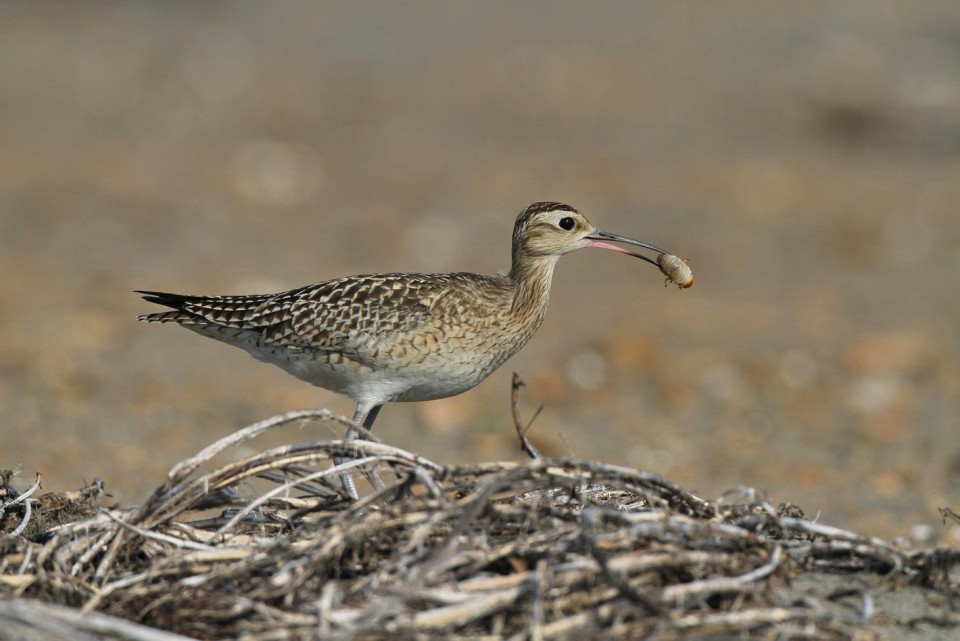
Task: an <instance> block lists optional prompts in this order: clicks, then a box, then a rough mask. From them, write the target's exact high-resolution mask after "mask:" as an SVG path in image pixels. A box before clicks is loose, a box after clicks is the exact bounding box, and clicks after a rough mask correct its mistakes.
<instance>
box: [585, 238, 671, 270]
mask: <svg viewBox="0 0 960 641" xmlns="http://www.w3.org/2000/svg"><path fill="white" fill-rule="evenodd" d="M587 240H589V241H590V243H589V244H588V245H587V247H596V248H597V249H609V250H610V251H615V252H620V253H621V254H626V255H627V256H634V257H635V258H640V259H643V260H645V261H647V262H648V263H650V264H652V265H656V266H657V268H658V269H659V268H660V265H659V264H658V263H657V261H655V260H653V259H652V258H650V257H648V256H644V255H643V254H637V253H634V252H632V251H628V250H626V249H624V248H623V247H617V246H616V245H611V244H609V243H604V242H601V241H604V240H610V241H613V242H615V243H626V244H628V245H636V246H637V247H644V248H646V249H649V250H652V251H655V252H657V253H658V254H669V253H670V252H668V251H667V250H666V249H660V248H659V247H657V246H656V245H651V244H650V243H644V242H642V241H639V240H634V239H632V238H627V237H626V236H618V235H617V234H611V233H610V232H608V231H600V230H599V229H598V230H597V231H595V232H593V233H592V234H590V235H589V236H587Z"/></svg>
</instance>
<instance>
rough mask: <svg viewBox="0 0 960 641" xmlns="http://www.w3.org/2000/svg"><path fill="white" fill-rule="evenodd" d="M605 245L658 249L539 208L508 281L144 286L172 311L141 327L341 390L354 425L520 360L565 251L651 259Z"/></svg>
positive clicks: (382, 277) (393, 277)
mask: <svg viewBox="0 0 960 641" xmlns="http://www.w3.org/2000/svg"><path fill="white" fill-rule="evenodd" d="M602 240H613V241H618V242H627V243H630V244H634V245H639V246H642V247H646V248H648V249H652V250H654V251H658V252H661V253H662V250H660V249H658V248H656V247H654V246H652V245H647V244H646V243H641V242H639V241H634V240H631V239H628V238H623V237H620V236H616V235H614V234H609V233H606V232H601V231H598V230H597V229H596V228H595V227H594V226H593V225H591V224H590V223H589V222H588V221H587V219H586V218H585V217H584V216H583V215H582V214H580V213H579V212H578V211H577V210H575V209H574V208H573V207H570V206H569V205H564V204H561V203H550V202H540V203H534V204H533V205H530V206H529V207H527V208H526V209H524V210H523V211H522V212H521V213H520V215H519V216H518V217H517V220H516V224H515V226H514V232H513V247H512V250H513V251H512V258H513V261H512V266H511V269H510V271H509V272H507V273H505V274H497V275H495V276H484V275H480V274H472V273H466V272H459V273H452V274H407V273H396V274H376V275H364V276H352V277H347V278H337V279H334V280H329V281H325V282H322V283H317V284H315V285H308V286H306V287H301V288H299V289H294V290H290V291H287V292H283V293H279V294H263V295H255V296H184V295H179V294H167V293H162V292H150V291H143V292H140V293H142V294H145V296H144V299H145V300H148V301H150V302H153V303H158V304H161V305H166V306H168V307H172V308H173V309H174V311H167V312H160V313H155V314H145V315H143V316H140V317H139V320H142V321H147V322H155V323H178V324H180V325H182V326H184V327H186V328H188V329H191V330H193V331H195V332H197V333H199V334H202V335H204V336H209V337H211V338H215V339H217V340H220V341H223V342H225V343H228V344H230V345H235V346H237V347H241V348H243V349H245V350H247V351H248V352H249V353H250V354H252V355H253V356H254V357H256V358H257V359H259V360H262V361H265V362H268V363H273V364H274V365H278V366H279V367H282V368H283V369H285V370H286V371H288V372H290V373H291V374H293V375H294V376H296V377H297V378H300V379H302V380H304V381H307V382H309V383H312V384H314V385H317V386H319V387H323V388H325V389H329V390H332V391H334V392H339V393H341V394H346V395H347V396H349V397H350V398H352V399H353V400H354V401H355V402H356V404H357V408H356V413H355V415H354V420H355V421H356V422H357V423H358V424H359V423H363V424H364V425H365V426H367V427H369V426H371V425H372V423H373V419H374V418H375V417H376V414H377V412H378V411H379V408H380V406H382V405H383V404H384V403H387V402H391V401H425V400H432V399H437V398H445V397H448V396H453V395H455V394H460V393H461V392H465V391H467V390H468V389H471V388H472V387H474V386H475V385H477V384H478V383H480V382H481V381H482V380H484V379H485V378H486V377H487V376H489V375H490V374H491V373H492V372H493V371H494V370H496V369H497V368H498V367H500V365H502V364H503V363H504V362H505V361H506V360H507V359H508V358H510V357H511V356H513V355H514V354H516V353H517V352H518V351H519V350H520V348H522V347H523V346H524V345H525V344H526V343H527V341H528V340H530V338H531V337H532V336H533V334H534V333H535V332H536V331H537V328H539V327H540V324H541V323H542V322H543V318H544V314H545V313H546V309H547V302H548V300H549V297H550V281H551V279H552V277H553V268H554V266H555V265H556V262H557V260H558V259H559V258H560V257H561V256H562V255H564V254H566V253H569V252H571V251H574V250H577V249H581V248H584V247H598V248H602V249H612V250H615V251H620V252H622V253H627V254H630V255H633V256H637V257H640V258H643V259H645V260H647V261H648V262H653V261H651V260H650V259H649V258H647V257H645V256H640V255H639V254H634V253H632V252H628V251H626V250H624V249H621V248H619V247H616V246H613V245H609V244H607V243H604V242H601V241H602ZM351 436H353V435H352V434H351V433H349V432H348V435H347V437H348V438H350V437H351Z"/></svg>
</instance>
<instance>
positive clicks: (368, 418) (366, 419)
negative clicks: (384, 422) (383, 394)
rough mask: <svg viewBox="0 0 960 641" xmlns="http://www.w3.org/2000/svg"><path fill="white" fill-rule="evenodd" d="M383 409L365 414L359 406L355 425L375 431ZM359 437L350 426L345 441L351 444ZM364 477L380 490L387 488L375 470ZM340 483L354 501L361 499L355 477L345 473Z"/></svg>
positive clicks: (338, 463) (342, 460) (339, 459)
mask: <svg viewBox="0 0 960 641" xmlns="http://www.w3.org/2000/svg"><path fill="white" fill-rule="evenodd" d="M381 407H383V405H376V406H374V407H373V408H372V409H371V410H370V411H369V412H366V413H364V411H363V408H362V407H360V406H359V405H358V406H357V409H356V411H355V412H354V413H353V422H354V424H356V425H362V426H363V427H364V428H366V429H368V430H369V429H373V422H374V421H375V420H377V415H378V414H380V408H381ZM359 435H360V433H359V431H358V430H357V428H355V427H353V426H350V427H349V428H347V433H346V434H344V435H343V440H344V441H345V442H347V443H349V442H350V441H353V440H355V439H356V438H357V437H358V436H359ZM346 460H347V459H342V458H334V459H333V463H334V465H340V464H341V463H344V462H346ZM364 475H365V476H366V477H367V480H369V481H370V483H371V484H372V485H373V486H374V487H376V488H377V489H378V490H379V489H382V488H384V487H386V485H384V482H383V480H382V479H381V478H380V476H379V475H378V474H377V473H376V471H375V470H371V471H370V472H367V471H364ZM340 483H341V484H342V485H343V489H345V490H346V491H347V494H349V495H350V497H351V498H353V500H354V501H356V500H357V499H359V498H360V495H359V494H358V493H357V485H356V483H354V481H353V477H352V476H351V475H350V473H349V472H343V473H342V474H341V475H340Z"/></svg>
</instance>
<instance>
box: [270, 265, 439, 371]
mask: <svg viewBox="0 0 960 641" xmlns="http://www.w3.org/2000/svg"><path fill="white" fill-rule="evenodd" d="M449 280H450V277H448V276H438V275H429V276H425V275H419V274H384V275H378V276H364V277H355V278H344V279H339V280H333V281H328V282H326V283H320V284H319V285H316V286H314V287H312V288H307V289H306V290H303V291H302V292H300V293H299V294H298V295H297V296H296V297H295V300H292V301H286V302H285V303H282V304H281V306H282V307H283V308H284V309H285V310H286V313H287V314H288V315H289V317H288V319H287V320H285V321H284V322H282V323H280V324H279V325H277V326H276V329H277V330H278V331H279V335H278V338H279V339H280V340H282V341H283V342H286V343H288V344H290V345H291V346H293V347H295V348H303V349H316V350H320V351H333V352H338V353H340V354H342V355H343V356H344V357H345V358H348V359H350V360H353V361H356V362H358V363H360V364H362V365H366V366H367V367H372V368H379V367H384V366H387V365H389V364H391V363H394V364H395V363H396V362H397V361H398V360H399V359H405V360H416V358H417V352H418V351H420V352H423V351H424V350H427V349H428V348H429V343H430V342H431V341H434V340H439V333H440V332H441V331H442V327H441V326H440V324H439V323H437V322H435V320H436V318H435V316H434V310H435V309H436V307H437V305H438V303H439V302H440V301H441V300H442V299H444V298H445V297H446V296H448V295H449V294H450V292H451V291H452V288H451V287H450V283H449V282H448V281H449ZM265 338H266V339H267V340H268V341H269V340H272V337H271V336H265Z"/></svg>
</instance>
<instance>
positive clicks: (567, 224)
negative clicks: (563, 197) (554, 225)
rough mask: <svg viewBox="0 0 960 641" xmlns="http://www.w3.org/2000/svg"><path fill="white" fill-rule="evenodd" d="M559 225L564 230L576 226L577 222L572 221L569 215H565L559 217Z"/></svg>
mask: <svg viewBox="0 0 960 641" xmlns="http://www.w3.org/2000/svg"><path fill="white" fill-rule="evenodd" d="M559 225H560V229H562V230H564V231H570V230H571V229H573V228H574V227H576V225H577V224H576V223H575V222H574V220H573V218H570V216H565V217H564V218H561V219H560V222H559Z"/></svg>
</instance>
